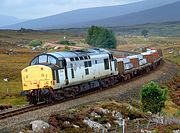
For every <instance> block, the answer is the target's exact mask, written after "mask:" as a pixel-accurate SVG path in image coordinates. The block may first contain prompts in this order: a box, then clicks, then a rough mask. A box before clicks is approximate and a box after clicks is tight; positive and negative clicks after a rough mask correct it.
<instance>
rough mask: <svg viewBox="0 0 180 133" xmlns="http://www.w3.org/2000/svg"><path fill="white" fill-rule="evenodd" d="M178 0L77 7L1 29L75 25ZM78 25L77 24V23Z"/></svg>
mask: <svg viewBox="0 0 180 133" xmlns="http://www.w3.org/2000/svg"><path fill="white" fill-rule="evenodd" d="M175 1H179V0H171V1H169V0H158V1H157V0H144V1H140V2H137V3H131V4H126V5H118V6H108V7H96V8H87V9H79V10H74V11H70V12H66V13H61V14H57V15H53V16H48V17H44V18H39V19H34V20H31V21H26V22H23V23H19V24H15V25H10V26H5V27H2V28H3V29H20V28H21V27H24V28H31V29H57V28H70V27H75V26H76V24H80V26H81V24H84V23H85V22H92V21H95V20H99V19H105V18H110V17H115V16H120V15H125V14H130V13H134V12H139V11H143V10H147V9H150V8H154V7H159V6H162V5H166V4H169V3H173V2H175ZM77 26H79V25H77Z"/></svg>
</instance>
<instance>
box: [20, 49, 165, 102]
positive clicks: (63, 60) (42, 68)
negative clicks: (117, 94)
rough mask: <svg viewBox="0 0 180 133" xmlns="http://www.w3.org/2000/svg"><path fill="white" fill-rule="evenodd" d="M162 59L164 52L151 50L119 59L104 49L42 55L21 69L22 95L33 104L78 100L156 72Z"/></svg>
mask: <svg viewBox="0 0 180 133" xmlns="http://www.w3.org/2000/svg"><path fill="white" fill-rule="evenodd" d="M161 60H162V52H161V50H152V49H147V51H146V52H143V53H141V54H136V55H131V56H127V57H118V58H116V57H114V56H113V54H112V53H111V52H110V51H108V50H105V49H101V48H92V49H86V50H76V51H69V52H52V53H43V54H39V55H37V56H36V57H34V58H33V59H32V61H31V62H30V64H29V66H28V67H26V68H24V69H23V70H22V72H21V75H22V86H23V91H22V94H23V95H26V96H27V99H28V101H29V103H30V104H37V103H40V102H47V103H49V102H53V101H56V100H62V99H65V98H69V97H76V96H77V95H79V94H81V93H83V92H86V91H91V90H92V89H98V88H107V87H109V86H112V85H114V84H116V83H118V82H120V81H124V80H128V79H130V78H132V77H134V76H136V75H139V74H141V73H143V72H148V71H150V70H151V69H155V68H156V67H157V66H158V65H159V64H160V62H161Z"/></svg>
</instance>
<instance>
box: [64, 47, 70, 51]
mask: <svg viewBox="0 0 180 133" xmlns="http://www.w3.org/2000/svg"><path fill="white" fill-rule="evenodd" d="M70 50H71V49H70V47H68V46H65V47H64V48H63V49H62V51H70Z"/></svg>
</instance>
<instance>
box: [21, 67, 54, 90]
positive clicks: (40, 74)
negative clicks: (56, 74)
mask: <svg viewBox="0 0 180 133" xmlns="http://www.w3.org/2000/svg"><path fill="white" fill-rule="evenodd" d="M21 76H22V85H23V90H32V89H38V88H44V87H45V86H51V87H53V76H52V69H51V68H50V67H47V66H43V65H34V66H29V67H26V68H25V69H23V70H22V71H21Z"/></svg>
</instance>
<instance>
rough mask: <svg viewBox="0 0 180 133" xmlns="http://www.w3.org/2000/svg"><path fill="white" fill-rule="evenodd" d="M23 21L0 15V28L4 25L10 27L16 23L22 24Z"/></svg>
mask: <svg viewBox="0 0 180 133" xmlns="http://www.w3.org/2000/svg"><path fill="white" fill-rule="evenodd" d="M23 21H24V20H22V19H18V18H16V17H13V16H5V15H0V27H1V26H5V25H12V24H16V23H20V22H23Z"/></svg>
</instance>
